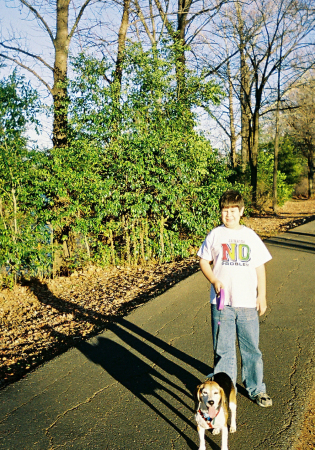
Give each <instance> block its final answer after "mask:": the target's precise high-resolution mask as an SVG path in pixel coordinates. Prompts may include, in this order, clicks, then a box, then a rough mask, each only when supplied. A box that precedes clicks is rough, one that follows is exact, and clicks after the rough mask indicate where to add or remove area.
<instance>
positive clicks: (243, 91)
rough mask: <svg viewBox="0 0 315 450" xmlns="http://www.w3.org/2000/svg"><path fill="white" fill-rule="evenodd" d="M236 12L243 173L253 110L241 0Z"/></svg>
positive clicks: (246, 159)
mask: <svg viewBox="0 0 315 450" xmlns="http://www.w3.org/2000/svg"><path fill="white" fill-rule="evenodd" d="M235 6H236V14H237V20H238V24H239V27H238V35H239V50H240V72H241V74H240V75H241V77H240V78H241V85H240V104H241V138H242V143H241V159H242V163H241V168H242V173H245V170H246V166H247V163H248V161H249V147H250V128H251V110H250V80H249V67H248V64H247V61H246V53H245V47H246V42H245V32H244V23H243V18H242V11H241V6H240V3H239V2H236V5H235Z"/></svg>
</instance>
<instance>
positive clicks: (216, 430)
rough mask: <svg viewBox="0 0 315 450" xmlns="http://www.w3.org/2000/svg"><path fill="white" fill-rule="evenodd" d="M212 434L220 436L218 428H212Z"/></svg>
mask: <svg viewBox="0 0 315 450" xmlns="http://www.w3.org/2000/svg"><path fill="white" fill-rule="evenodd" d="M212 434H220V428H214V429H213V430H212Z"/></svg>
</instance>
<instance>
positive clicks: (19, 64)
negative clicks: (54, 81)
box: [0, 53, 53, 95]
mask: <svg viewBox="0 0 315 450" xmlns="http://www.w3.org/2000/svg"><path fill="white" fill-rule="evenodd" d="M0 56H1V57H2V58H5V59H9V60H10V61H13V62H14V63H15V64H17V65H18V66H20V67H22V68H23V69H25V70H27V71H28V72H31V73H32V74H33V75H34V76H35V77H36V78H37V79H38V80H39V81H41V82H42V83H43V85H44V86H45V87H46V88H47V90H48V91H49V92H50V93H51V95H53V91H52V88H51V87H50V86H49V84H48V83H46V81H45V80H43V78H41V77H40V76H39V75H38V74H37V73H36V72H35V71H34V70H32V69H30V68H29V67H27V66H26V65H25V64H22V63H21V62H20V61H18V60H17V59H14V58H11V57H10V56H7V55H4V54H3V53H0Z"/></svg>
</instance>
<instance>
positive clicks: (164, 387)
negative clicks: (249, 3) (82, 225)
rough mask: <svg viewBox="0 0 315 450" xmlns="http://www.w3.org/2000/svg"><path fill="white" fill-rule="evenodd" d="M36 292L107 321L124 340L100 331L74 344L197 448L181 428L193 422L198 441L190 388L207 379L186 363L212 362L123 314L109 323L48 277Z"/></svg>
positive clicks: (89, 318)
mask: <svg viewBox="0 0 315 450" xmlns="http://www.w3.org/2000/svg"><path fill="white" fill-rule="evenodd" d="M33 292H34V294H35V295H36V296H37V298H38V300H39V301H40V302H42V303H45V304H49V305H50V306H52V307H54V308H56V309H58V310H59V311H60V313H63V314H68V313H71V314H73V316H74V320H76V319H77V320H80V321H86V322H87V323H92V324H96V325H100V323H103V324H104V322H106V323H107V325H106V328H107V329H108V330H110V331H111V332H112V333H114V334H115V335H116V336H117V337H118V338H119V339H120V340H121V343H117V342H116V341H115V340H111V339H108V338H106V337H104V336H98V337H97V338H96V343H92V344H91V343H89V342H87V341H82V342H80V343H77V344H76V345H75V346H76V348H77V349H78V350H79V351H80V352H82V353H83V354H84V355H85V357H86V358H87V359H89V360H90V361H91V362H93V363H94V364H97V365H99V366H101V367H102V368H103V369H104V370H105V371H106V372H107V373H108V374H110V375H111V376H112V377H113V378H114V379H115V380H116V381H117V382H118V383H120V384H121V385H122V386H124V387H125V388H126V389H128V390H129V391H130V392H132V393H133V394H134V395H135V396H136V397H137V398H138V399H139V400H141V401H142V402H143V403H144V404H145V405H146V406H148V407H149V408H150V409H151V410H152V411H153V412H154V413H155V414H157V415H158V416H159V417H160V418H162V419H163V420H164V421H165V422H166V423H167V424H168V425H169V426H171V427H172V428H173V429H174V430H175V431H176V432H177V433H178V434H179V435H180V436H181V437H182V438H183V439H185V441H186V443H187V446H188V447H189V448H190V449H195V450H196V449H197V448H198V446H197V445H196V444H195V442H193V441H192V440H191V438H190V437H189V436H187V435H186V434H185V432H184V431H183V430H185V428H187V426H188V427H191V428H192V429H193V430H194V431H195V432H196V441H197V440H198V437H197V436H198V435H197V430H196V424H195V421H194V417H193V415H194V412H193V405H194V401H193V395H192V393H193V392H194V390H195V388H196V386H197V385H198V384H199V383H200V381H203V380H200V379H198V378H197V377H195V376H194V375H192V374H191V372H190V371H189V369H188V370H187V368H184V367H183V366H184V365H186V366H187V365H188V366H191V367H193V368H194V369H197V370H198V371H199V372H201V373H204V374H207V373H209V372H211V370H212V368H211V367H209V366H208V365H206V364H204V363H203V362H201V361H199V360H197V359H196V358H194V357H192V356H190V355H188V354H187V353H185V352H183V351H181V350H179V349H176V348H175V347H172V346H171V345H170V344H168V343H167V342H165V341H163V340H162V339H160V338H158V337H157V336H154V335H152V334H150V333H148V332H147V331H145V330H143V329H142V328H140V327H138V326H137V325H135V324H133V323H131V322H129V321H128V320H126V319H124V318H117V320H116V322H114V323H108V317H106V316H103V315H102V314H100V313H98V312H95V311H93V310H89V309H86V308H82V307H80V308H78V305H75V304H73V303H71V302H69V301H65V300H62V299H60V298H58V297H56V296H55V295H54V294H53V293H52V292H51V291H50V290H49V289H48V286H47V285H46V284H45V283H40V282H38V283H37V284H36V287H34V290H33ZM50 331H51V334H52V335H54V336H55V337H57V339H58V340H59V341H60V342H62V341H64V340H66V339H69V337H68V336H66V335H64V334H63V333H60V332H59V331H57V330H55V329H53V327H51V330H50ZM170 399H171V400H170ZM162 410H163V411H164V413H163V412H162ZM165 411H166V412H165ZM183 411H184V412H183ZM174 415H175V416H177V417H178V418H180V420H181V421H182V423H183V427H179V426H178V425H176V424H175V423H174V422H175V420H174ZM172 417H173V420H172ZM181 428H182V429H181ZM206 439H207V441H208V444H209V445H210V446H211V447H210V448H212V450H219V449H220V447H219V446H218V445H217V444H216V443H215V442H213V441H212V440H211V439H210V438H209V437H208V436H207V438H206Z"/></svg>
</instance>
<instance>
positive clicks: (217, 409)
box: [195, 372, 236, 450]
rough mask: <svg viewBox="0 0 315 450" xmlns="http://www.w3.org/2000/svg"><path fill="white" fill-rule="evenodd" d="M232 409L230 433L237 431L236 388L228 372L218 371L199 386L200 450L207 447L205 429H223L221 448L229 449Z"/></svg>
mask: <svg viewBox="0 0 315 450" xmlns="http://www.w3.org/2000/svg"><path fill="white" fill-rule="evenodd" d="M229 408H230V411H231V425H230V433H235V431H236V389H235V386H234V384H233V382H232V380H231V378H230V377H229V376H228V375H227V374H226V373H223V372H221V373H217V374H215V375H213V376H211V378H207V379H206V381H204V382H203V383H202V384H200V385H199V386H197V388H196V392H195V413H196V414H195V419H196V422H197V430H198V434H199V441H200V443H199V450H205V449H206V441H205V431H206V430H209V429H210V430H212V434H219V433H220V431H221V450H228V425H227V421H228V409H229Z"/></svg>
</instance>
